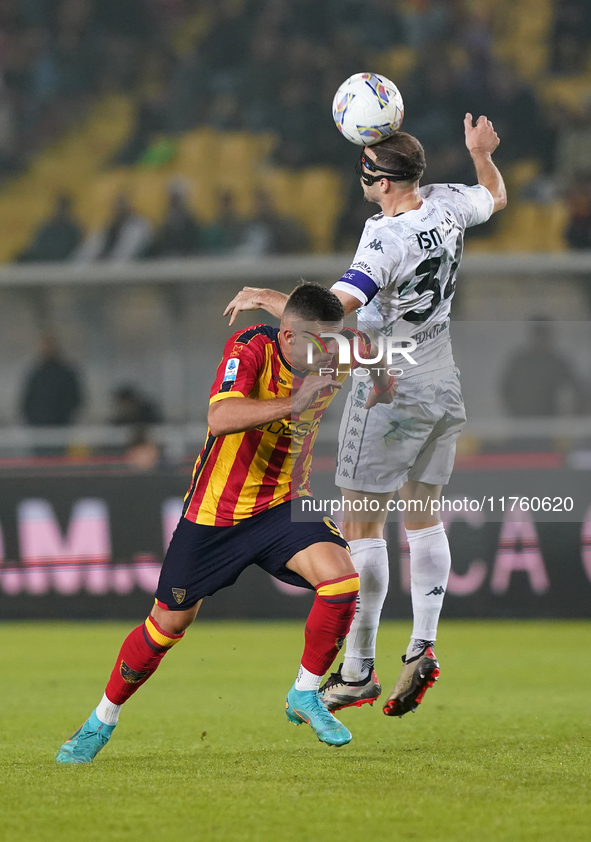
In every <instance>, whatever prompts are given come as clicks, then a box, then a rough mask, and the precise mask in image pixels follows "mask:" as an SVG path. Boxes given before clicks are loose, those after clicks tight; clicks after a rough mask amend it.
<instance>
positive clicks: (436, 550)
mask: <svg viewBox="0 0 591 842" xmlns="http://www.w3.org/2000/svg"><path fill="white" fill-rule="evenodd" d="M406 537H407V540H408V546H409V548H410V593H411V599H412V613H413V627H412V637H411V645H412V643H413V639H414V640H429V641H434V640H435V638H436V636H437V623H438V621H439V615H440V613H441V606H442V605H443V597H444V595H445V589H446V588H447V579H448V577H449V570H450V567H451V555H450V552H449V544H448V541H447V535H446V534H445V529H444V528H443V524H442V523H436V524H435V525H434V526H429V527H428V528H427V529H407V530H406ZM409 648H411V647H409Z"/></svg>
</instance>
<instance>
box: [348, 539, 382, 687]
mask: <svg viewBox="0 0 591 842" xmlns="http://www.w3.org/2000/svg"><path fill="white" fill-rule="evenodd" d="M349 546H350V548H351V561H352V562H353V567H354V568H355V570H356V571H357V573H358V574H359V596H358V597H357V609H356V611H355V616H354V618H353V622H352V623H351V629H350V631H349V634H348V635H347V652H346V654H345V660H344V663H343V670H342V676H343V678H344V679H345V681H362V680H363V679H364V678H365V677H366V676H367V674H368V670H371V663H372V661H373V659H374V658H375V654H376V637H377V634H378V626H379V624H380V615H381V613H382V606H383V604H384V600H385V599H386V594H387V593H388V576H389V568H388V548H387V546H386V542H385V541H384V539H383V538H360V539H359V540H357V541H349ZM368 661H369V663H368Z"/></svg>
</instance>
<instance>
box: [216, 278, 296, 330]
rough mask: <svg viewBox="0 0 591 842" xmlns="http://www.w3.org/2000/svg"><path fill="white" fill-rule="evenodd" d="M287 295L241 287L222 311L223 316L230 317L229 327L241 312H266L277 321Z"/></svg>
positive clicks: (259, 288)
mask: <svg viewBox="0 0 591 842" xmlns="http://www.w3.org/2000/svg"><path fill="white" fill-rule="evenodd" d="M286 301H287V295H285V293H283V292H277V290H275V289H264V288H263V287H243V288H242V289H241V290H240V292H239V293H238V295H235V296H234V298H233V299H232V300H231V301H230V303H229V304H228V306H227V307H226V309H225V310H224V316H230V325H233V324H234V322H235V321H236V317H237V315H238V313H240V312H242V311H243V310H260V309H263V310H266V311H267V312H268V313H270V314H271V315H272V316H276V317H277V318H278V319H280V318H281V316H282V315H283V310H284V308H285V302H286Z"/></svg>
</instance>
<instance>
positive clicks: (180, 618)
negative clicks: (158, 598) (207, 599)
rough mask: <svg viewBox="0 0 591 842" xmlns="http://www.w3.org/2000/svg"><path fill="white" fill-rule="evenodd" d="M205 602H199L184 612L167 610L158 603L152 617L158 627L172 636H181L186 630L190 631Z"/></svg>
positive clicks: (151, 614)
mask: <svg viewBox="0 0 591 842" xmlns="http://www.w3.org/2000/svg"><path fill="white" fill-rule="evenodd" d="M202 601H203V600H201V599H200V600H199V602H197V603H196V604H195V605H192V606H191V607H190V608H187V609H185V610H184V611H169V610H168V609H166V608H161V606H160V605H158V603H156V604H155V605H154V607H153V608H152V611H151V612H150V616H152V617H153V618H154V619H155V620H156V622H157V623H158V625H159V626H160V627H161V628H162V629H164V630H165V631H167V632H170V633H171V634H181V632H184V631H185V629H188V628H189V626H190V625H191V623H192V622H193V620H194V619H195V617H196V616H197V612H198V611H199V607H200V605H201V603H202Z"/></svg>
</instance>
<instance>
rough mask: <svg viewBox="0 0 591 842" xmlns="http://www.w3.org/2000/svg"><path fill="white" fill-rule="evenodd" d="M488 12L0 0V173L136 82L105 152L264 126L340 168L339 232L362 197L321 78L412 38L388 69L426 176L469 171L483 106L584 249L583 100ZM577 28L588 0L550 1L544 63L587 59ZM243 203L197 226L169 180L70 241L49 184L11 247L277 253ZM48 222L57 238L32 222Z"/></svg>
mask: <svg viewBox="0 0 591 842" xmlns="http://www.w3.org/2000/svg"><path fill="white" fill-rule="evenodd" d="M491 14H492V12H490V13H489V11H486V8H485V7H484V6H481V7H479V6H478V5H474V4H471V3H468V2H465V0H404V1H403V0H322V2H318V0H2V1H1V2H0V176H1V175H2V174H4V175H5V176H6V175H7V174H10V173H13V172H15V171H18V169H19V168H21V167H22V166H23V165H24V164H25V163H26V160H27V158H28V157H29V156H30V154H31V153H32V152H34V151H35V150H36V149H38V148H39V147H40V146H41V145H42V144H45V143H47V141H48V139H50V138H51V137H53V136H55V134H56V133H57V132H59V131H61V130H63V129H64V127H65V126H66V125H67V124H68V123H69V122H70V121H72V120H73V119H75V117H76V116H77V115H78V114H79V113H80V112H81V109H83V108H84V107H85V106H86V105H87V104H88V103H89V102H90V101H91V100H92V98H93V97H95V96H96V95H97V94H100V93H101V92H104V91H110V90H117V91H123V92H126V93H129V94H130V95H132V96H133V98H134V102H135V117H134V125H133V128H132V131H131V132H130V135H129V137H128V138H127V140H126V141H125V143H124V144H123V145H122V146H121V148H120V149H119V150H118V151H117V152H116V154H115V155H114V156H113V158H112V159H111V161H110V162H105V163H106V164H110V165H111V166H120V165H134V164H137V163H138V162H141V161H142V160H145V159H146V156H150V155H154V154H158V151H157V150H156V149H155V144H156V146H157V145H158V144H162V142H163V141H162V139H163V138H166V137H174V136H175V135H178V134H179V133H182V132H184V131H188V130H191V129H194V128H196V127H198V126H201V125H208V126H213V127H216V128H218V129H219V130H222V131H223V130H236V129H245V130H249V131H252V132H267V131H272V132H275V133H276V135H277V136H278V138H279V140H278V142H277V143H276V145H275V148H274V151H273V153H272V163H274V164H276V165H279V166H283V167H290V168H299V167H305V166H309V165H311V164H323V165H331V166H334V167H338V168H342V169H343V171H344V172H346V173H347V174H348V175H349V177H350V191H351V193H350V199H349V200H348V201H346V200H344V201H343V207H344V208H345V213H344V215H343V217H342V219H341V220H340V223H339V229H338V233H337V242H336V243H335V246H336V247H337V248H339V247H344V246H346V245H348V244H349V242H350V240H351V239H353V240H354V239H355V238H356V237H357V236H358V233H359V230H360V225H361V224H362V223H363V221H364V218H366V217H367V215H368V213H369V212H370V210H371V209H368V208H367V207H364V206H363V204H362V202H361V201H360V200H359V191H358V184H357V181H356V178H355V176H354V173H353V170H352V163H353V161H354V159H355V157H356V154H357V152H356V150H355V149H354V148H353V147H352V146H351V145H350V144H347V143H344V142H343V140H342V138H341V136H340V135H339V134H338V132H337V131H336V130H335V128H334V125H333V123H332V119H331V103H332V99H333V96H334V93H335V91H336V89H337V88H338V86H339V85H340V84H341V83H342V82H343V81H344V79H345V78H347V77H348V76H349V75H351V74H352V73H355V72H359V71H360V70H363V69H375V70H378V71H379V69H380V66H381V65H380V58H381V57H383V56H385V55H386V54H391V53H392V51H393V50H396V49H397V48H400V49H407V50H408V49H411V50H413V51H414V54H415V60H414V62H413V66H412V70H411V71H410V72H409V73H408V75H406V76H404V77H403V78H402V79H396V80H395V81H400V83H401V87H402V89H403V93H404V97H405V104H406V118H405V121H404V129H405V130H406V131H409V132H411V133H412V134H415V135H417V136H418V137H419V138H420V139H421V140H422V142H423V144H424V146H425V149H426V153H427V161H428V170H427V173H426V178H425V181H426V182H429V181H439V180H442V179H444V180H446V181H471V180H472V179H473V172H472V169H471V164H470V161H469V158H468V156H467V155H466V152H465V149H464V145H463V130H462V119H463V115H464V113H465V112H466V111H470V112H472V113H473V114H474V115H475V116H478V115H479V114H481V113H485V114H486V115H487V116H488V117H489V118H490V119H491V120H492V121H493V123H494V125H495V127H496V128H497V130H498V132H499V135H500V136H501V138H502V144H501V146H500V148H499V151H498V154H497V160H498V163H499V165H500V166H507V165H509V164H511V163H514V162H515V161H518V160H523V159H528V160H533V161H535V162H536V163H537V165H538V171H539V173H540V176H539V179H538V186H537V187H534V192H533V194H532V195H534V197H535V196H540V195H542V196H547V195H549V194H550V195H552V196H556V195H561V196H566V198H567V202H568V204H569V207H570V208H571V217H572V221H571V224H570V226H569V230H568V232H567V238H568V241H569V243H570V244H571V245H572V246H573V247H574V248H581V247H590V246H591V187H590V183H591V143H589V138H590V137H591V105H590V107H589V108H588V109H586V110H585V111H583V112H582V113H580V114H576V115H573V114H568V113H566V112H563V111H561V110H559V109H548V108H547V107H546V106H544V104H542V102H541V101H540V99H539V98H538V97H537V96H536V93H535V91H534V89H533V88H532V87H531V86H530V85H529V84H527V83H526V82H525V81H524V79H523V78H521V77H519V76H518V74H517V73H516V71H515V70H514V69H513V68H512V67H510V66H509V65H507V64H503V63H501V62H499V60H498V59H497V58H496V57H495V52H494V50H493V41H494V39H493V22H492V17H491ZM590 43H591V4H590V3H589V2H588V0H555V3H554V20H553V25H552V29H551V34H550V44H549V68H548V69H549V71H550V72H551V73H554V74H556V75H564V76H568V75H573V74H581V73H584V72H586V71H588V69H589V45H590ZM572 150H575V154H571V153H572ZM549 184H550V186H549ZM536 191H537V192H536ZM354 197H355V198H354ZM257 204H258V211H257V213H258V215H259V219H258V220H257V221H256V222H255V223H253V225H252V226H251V230H250V231H247V230H243V229H241V228H240V226H238V225H237V221H236V219H235V213H234V210H233V207H232V197H231V196H230V195H227V194H226V195H224V196H220V214H219V220H218V221H217V222H216V225H215V226H214V227H213V228H212V229H211V230H205V229H203V230H201V229H200V227H199V226H198V225H197V222H196V220H195V219H193V218H192V215H191V213H190V211H189V209H188V207H187V205H186V202H185V201H184V197H183V195H182V192H181V191H179V190H176V191H174V190H171V193H170V198H169V208H168V210H167V212H166V214H165V216H164V218H163V221H162V225H161V227H160V229H159V230H158V231H150V230H149V228H148V225H147V223H146V221H145V220H141V219H140V218H139V217H138V216H137V214H134V211H133V208H132V207H131V205H130V200H129V198H128V197H120V198H119V200H118V206H117V208H116V209H115V210H114V211H113V216H112V220H111V222H110V223H109V225H108V226H107V227H106V228H105V230H104V231H102V232H100V233H98V232H95V234H94V235H91V236H90V237H87V238H86V239H84V238H83V235H82V232H81V231H80V229H79V227H78V226H77V223H76V221H75V216H74V215H73V211H72V208H71V206H70V204H69V201H68V198H67V197H65V196H64V197H60V199H59V200H58V203H57V207H56V211H55V214H54V216H53V217H52V219H51V220H49V221H48V222H47V224H46V226H45V228H44V229H42V230H40V231H38V232H37V236H36V239H35V241H34V242H32V243H31V244H30V245H29V247H28V248H27V249H26V250H25V251H24V252H23V253H22V254H21V256H20V259H21V260H30V259H42V258H41V257H40V256H39V255H41V254H42V255H43V259H59V256H60V255H61V256H64V255H71V254H74V253H75V252H76V251H77V249H78V247H81V252H80V254H81V256H82V257H85V259H104V258H107V257H115V256H118V257H119V258H122V257H124V256H125V257H139V256H157V255H162V256H164V255H183V254H195V253H203V252H205V253H207V252H209V253H220V252H224V251H232V250H236V249H238V250H240V249H244V250H246V252H247V253H269V252H273V251H275V252H280V251H282V250H283V245H282V243H283V241H284V240H285V236H286V224H287V223H286V221H284V220H279V221H278V222H277V223H276V224H273V225H270V224H269V219H270V218H271V217H275V214H274V212H273V209H272V208H270V207H269V203H268V200H267V199H266V197H264V196H263V195H261V196H260V197H259V201H258V202H257ZM491 224H492V223H491ZM56 226H57V227H58V228H59V231H60V237H59V238H58V239H59V243H58V244H57V245H56V244H55V243H53V242H52V239H53V238H52V237H49V236H48V234H47V232H48V230H49V231H52V230H53V229H55V228H56ZM270 228H273V229H274V230H272V231H271V230H269V229H270ZM287 233H288V234H289V235H290V236H291V235H293V236H294V237H295V241H294V244H290V247H289V249H288V250H290V251H297V250H298V249H302V248H305V247H306V242H305V237H304V235H303V233H302V232H297V231H295V230H294V231H291V232H287ZM288 240H289V237H288ZM44 242H45V246H44ZM52 249H53V250H54V252H55V255H54V256H53V258H52V255H51V254H48V251H49V252H51V251H52Z"/></svg>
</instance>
